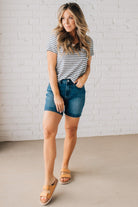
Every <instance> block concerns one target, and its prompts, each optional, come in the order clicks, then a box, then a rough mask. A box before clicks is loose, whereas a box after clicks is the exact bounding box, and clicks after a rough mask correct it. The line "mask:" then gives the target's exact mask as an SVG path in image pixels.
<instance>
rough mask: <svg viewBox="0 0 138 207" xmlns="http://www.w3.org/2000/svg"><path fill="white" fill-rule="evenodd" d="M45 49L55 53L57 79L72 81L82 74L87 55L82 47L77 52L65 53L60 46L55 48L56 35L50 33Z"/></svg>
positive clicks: (91, 53) (91, 44) (91, 49)
mask: <svg viewBox="0 0 138 207" xmlns="http://www.w3.org/2000/svg"><path fill="white" fill-rule="evenodd" d="M90 40H91V42H90V55H91V56H92V55H94V51H93V40H92V38H91V37H90ZM47 51H51V52H54V53H56V54H57V64H56V73H57V79H58V81H60V80H62V79H71V80H72V81H73V82H74V81H75V80H76V79H77V78H78V77H80V76H81V75H83V74H84V73H85V71H86V68H87V61H88V57H87V54H86V51H85V50H84V49H83V48H82V49H81V50H80V51H78V52H79V55H78V53H77V52H75V53H74V54H73V53H69V54H66V53H64V52H63V48H62V47H60V48H59V51H58V50H57V36H56V34H54V33H53V34H52V35H51V36H50V38H49V42H48V45H47Z"/></svg>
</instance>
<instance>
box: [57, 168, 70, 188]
mask: <svg viewBox="0 0 138 207" xmlns="http://www.w3.org/2000/svg"><path fill="white" fill-rule="evenodd" d="M61 178H69V180H68V181H61ZM70 182H71V171H70V170H69V169H65V168H62V169H61V170H60V178H59V183H60V184H62V185H65V184H68V183H70Z"/></svg>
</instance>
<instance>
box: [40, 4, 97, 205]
mask: <svg viewBox="0 0 138 207" xmlns="http://www.w3.org/2000/svg"><path fill="white" fill-rule="evenodd" d="M87 31H88V26H87V23H86V21H85V17H84V15H83V12H82V10H81V8H80V7H79V5H78V4H76V3H66V4H63V5H62V6H61V7H60V8H59V11H58V26H57V27H56V28H55V29H54V33H53V34H52V35H51V37H50V40H49V43H48V47H47V61H48V73H49V82H50V83H49V85H48V88H47V93H46V102H45V107H44V117H43V132H44V162H45V183H44V186H43V191H42V193H41V194H40V203H41V204H42V205H46V204H48V203H49V202H50V200H51V198H52V195H53V192H54V190H55V187H56V185H57V182H58V179H57V178H56V177H55V176H54V173H53V171H54V162H55V158H56V140H55V137H56V134H57V129H58V124H59V122H60V120H61V118H62V115H63V113H65V133H66V137H65V140H64V153H63V161H62V166H61V171H60V178H59V181H60V183H61V184H67V183H69V182H70V181H71V171H70V170H69V160H70V157H71V154H72V152H73V149H74V147H75V144H76V140H77V128H78V123H79V119H80V116H81V113H82V110H83V106H84V103H85V83H86V80H87V78H88V75H89V73H90V64H91V58H92V55H94V52H93V41H92V39H91V38H90V37H89V36H87V35H86V33H87Z"/></svg>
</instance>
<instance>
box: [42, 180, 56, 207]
mask: <svg viewBox="0 0 138 207" xmlns="http://www.w3.org/2000/svg"><path fill="white" fill-rule="evenodd" d="M57 182H58V179H57V178H55V181H54V183H52V184H51V185H44V186H43V191H42V192H41V194H40V204H41V205H42V206H45V205H47V204H48V203H49V202H50V201H51V199H52V195H53V192H54V190H55V188H56V185H57ZM41 197H46V202H42V199H41Z"/></svg>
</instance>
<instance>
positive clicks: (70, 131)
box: [65, 115, 80, 136]
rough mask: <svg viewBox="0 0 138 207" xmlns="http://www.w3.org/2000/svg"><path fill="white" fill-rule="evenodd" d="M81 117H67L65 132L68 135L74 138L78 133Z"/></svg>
mask: <svg viewBox="0 0 138 207" xmlns="http://www.w3.org/2000/svg"><path fill="white" fill-rule="evenodd" d="M79 120H80V117H77V118H76V117H71V116H68V115H65V131H66V135H69V136H74V135H76V133H77V129H78V124H79Z"/></svg>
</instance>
